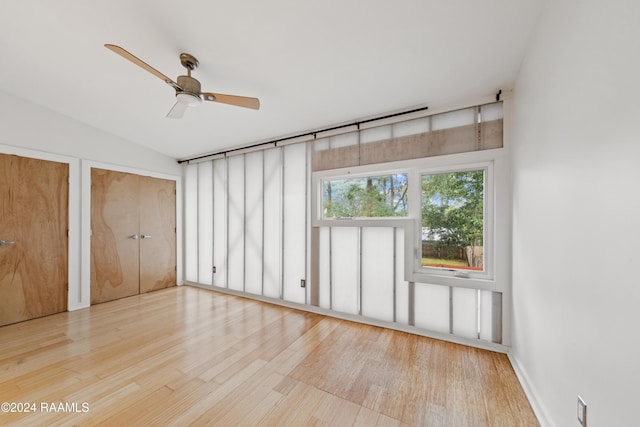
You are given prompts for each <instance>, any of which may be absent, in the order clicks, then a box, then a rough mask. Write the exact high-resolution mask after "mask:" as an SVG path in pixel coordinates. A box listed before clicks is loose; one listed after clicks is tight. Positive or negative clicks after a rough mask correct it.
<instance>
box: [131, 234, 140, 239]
mask: <svg viewBox="0 0 640 427" xmlns="http://www.w3.org/2000/svg"><path fill="white" fill-rule="evenodd" d="M129 238H130V239H133V240H138V235H137V234H132V235H131V236H129Z"/></svg>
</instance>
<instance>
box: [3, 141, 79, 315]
mask: <svg viewBox="0 0 640 427" xmlns="http://www.w3.org/2000/svg"><path fill="white" fill-rule="evenodd" d="M68 207H69V165H67V164H64V163H58V162H50V161H46V160H38V159H31V158H26V157H20V156H13V155H6V154H0V240H3V241H4V244H1V245H0V325H6V324H9V323H15V322H19V321H23V320H28V319H33V318H36V317H41V316H46V315H49V314H54V313H60V312H63V311H66V310H67V286H68V282H67V278H68V273H67V266H68V261H67V259H68V237H67V229H68ZM9 242H13V243H9Z"/></svg>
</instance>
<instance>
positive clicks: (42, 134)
mask: <svg viewBox="0 0 640 427" xmlns="http://www.w3.org/2000/svg"><path fill="white" fill-rule="evenodd" d="M0 145H11V146H17V147H21V148H29V149H33V150H38V151H43V152H47V153H55V154H61V155H66V156H71V157H75V158H80V159H89V160H97V161H100V162H103V163H111V164H115V165H120V166H129V167H133V168H137V169H141V170H149V171H154V172H162V173H168V174H174V175H181V174H182V169H181V167H180V166H179V165H178V164H177V162H176V160H175V159H173V158H170V157H168V156H165V155H162V154H160V153H158V152H156V151H152V150H150V149H147V148H145V147H142V146H140V145H137V144H133V143H131V142H128V141H126V140H124V139H122V138H119V137H117V136H115V135H111V134H108V133H105V132H102V131H100V130H98V129H96V128H92V127H90V126H87V125H85V124H83V123H80V122H78V121H76V120H73V119H71V118H69V117H67V116H64V115H62V114H59V113H56V112H53V111H51V110H49V109H46V108H44V107H41V106H39V105H36V104H33V103H31V102H28V101H25V100H22V99H20V98H17V97H15V96H13V95H9V94H8V93H6V92H2V91H0Z"/></svg>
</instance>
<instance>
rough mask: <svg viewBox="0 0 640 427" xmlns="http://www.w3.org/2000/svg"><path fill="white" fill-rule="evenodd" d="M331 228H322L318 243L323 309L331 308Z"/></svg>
mask: <svg viewBox="0 0 640 427" xmlns="http://www.w3.org/2000/svg"><path fill="white" fill-rule="evenodd" d="M330 234H331V228H330V227H320V235H319V242H318V246H319V248H318V254H319V257H320V259H319V260H318V268H319V270H320V271H319V273H320V274H319V277H318V281H319V283H318V286H319V290H318V292H319V301H318V305H319V306H320V307H322V308H327V309H330V308H331V288H330V286H331V258H330V253H331V251H330V250H329V249H330V246H329V245H330V242H331V236H330Z"/></svg>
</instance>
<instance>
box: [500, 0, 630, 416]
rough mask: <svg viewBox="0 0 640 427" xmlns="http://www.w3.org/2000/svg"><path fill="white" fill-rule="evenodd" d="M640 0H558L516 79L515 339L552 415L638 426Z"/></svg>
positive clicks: (544, 410) (534, 391)
mask: <svg viewBox="0 0 640 427" xmlns="http://www.w3.org/2000/svg"><path fill="white" fill-rule="evenodd" d="M639 22H640V2H638V1H637V0H616V1H609V2H605V1H601V0H553V1H549V2H548V4H547V6H546V10H545V12H544V13H543V16H542V19H541V22H540V27H539V28H538V31H537V33H536V35H535V36H534V37H533V40H532V43H531V45H530V47H529V50H528V52H527V54H526V56H525V60H524V62H523V65H522V69H521V72H520V75H519V77H518V80H517V84H516V87H515V91H514V93H515V106H514V116H515V123H514V141H513V142H514V144H513V148H514V150H513V156H514V158H513V171H514V172H513V180H514V182H513V188H514V206H513V227H514V232H513V298H514V307H513V349H512V353H511V356H512V360H513V361H514V362H515V365H516V366H515V367H516V370H517V371H519V373H520V374H521V375H522V378H523V379H524V383H525V384H524V385H525V388H527V389H528V391H529V394H530V397H531V398H532V404H533V405H534V406H536V409H537V410H538V414H539V415H540V417H541V421H542V423H543V425H552V426H562V427H565V426H577V425H578V421H577V419H576V395H578V394H580V395H581V396H582V397H583V398H584V399H585V401H586V403H587V405H588V411H589V414H588V418H589V420H588V421H589V424H588V425H589V426H590V427H592V426H617V427H622V426H637V425H639V424H638V423H640V418H639V416H638V414H637V411H638V408H637V398H638V396H640V392H639V391H638V387H639V385H640V340H639V339H638V338H639V336H640V279H638V267H640V250H639V248H640V246H639V242H640V228H639V227H638V221H639V218H640V190H639V186H640V83H639V82H640V25H639V24H638V23H639Z"/></svg>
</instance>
